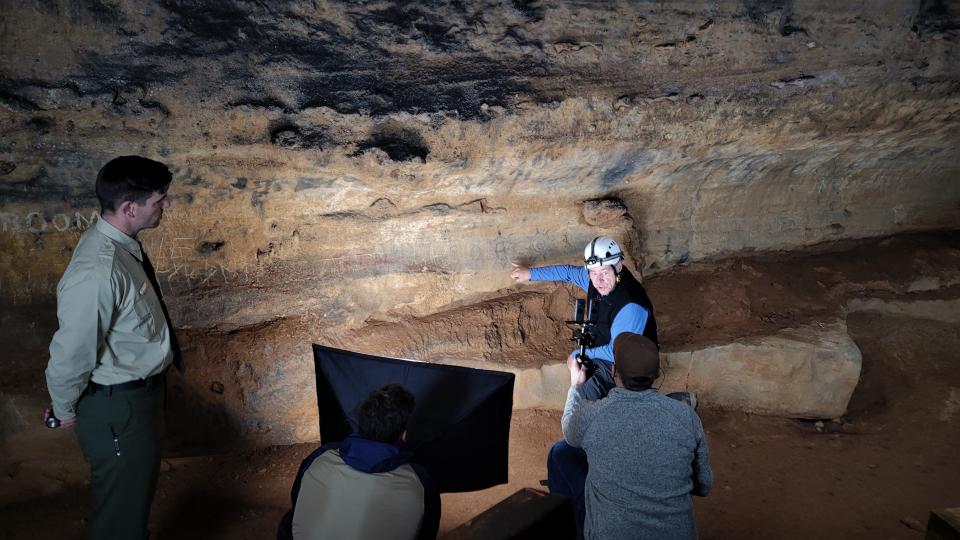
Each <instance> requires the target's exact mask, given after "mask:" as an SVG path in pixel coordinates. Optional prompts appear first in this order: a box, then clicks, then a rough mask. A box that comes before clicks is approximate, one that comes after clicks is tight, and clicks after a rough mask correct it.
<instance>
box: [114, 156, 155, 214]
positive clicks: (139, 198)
mask: <svg viewBox="0 0 960 540" xmlns="http://www.w3.org/2000/svg"><path fill="white" fill-rule="evenodd" d="M172 179H173V175H172V174H171V173H170V169H168V168H167V166H166V165H164V164H163V163H160V162H159V161H154V160H152V159H147V158H145V157H141V156H120V157H118V158H114V159H111V160H110V161H108V162H107V164H106V165H104V166H103V167H102V168H101V169H100V172H99V173H98V174H97V199H99V201H100V210H101V211H103V212H110V213H113V212H116V211H117V208H118V207H119V206H120V205H121V204H123V202H124V201H132V202H135V203H137V204H143V203H144V202H146V200H147V199H149V198H150V196H151V195H153V194H154V192H159V193H166V192H167V188H168V187H170V181H171V180H172Z"/></svg>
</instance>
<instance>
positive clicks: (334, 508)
mask: <svg viewBox="0 0 960 540" xmlns="http://www.w3.org/2000/svg"><path fill="white" fill-rule="evenodd" d="M423 512H424V501H423V485H422V484H421V483H420V479H419V478H418V477H417V473H416V472H414V470H413V467H411V466H410V465H401V466H400V467H397V468H396V469H394V470H392V471H390V472H384V473H365V472H361V471H358V470H356V469H354V468H353V467H351V466H350V465H347V464H346V463H344V461H343V458H342V457H340V450H328V451H326V452H324V453H323V454H321V455H320V456H319V457H318V458H317V459H316V460H315V461H314V462H313V463H312V464H311V465H310V467H309V468H308V469H307V471H306V472H305V473H304V475H303V480H302V481H301V484H300V493H299V495H298V496H297V506H296V509H295V510H294V512H293V538H294V540H322V539H324V538H351V539H354V540H413V539H415V538H416V537H417V535H418V534H419V531H420V526H421V522H422V521H423Z"/></svg>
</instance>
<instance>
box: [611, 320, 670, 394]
mask: <svg viewBox="0 0 960 540" xmlns="http://www.w3.org/2000/svg"><path fill="white" fill-rule="evenodd" d="M613 360H614V363H615V366H616V370H617V374H619V375H620V380H621V381H622V382H623V386H624V387H626V388H629V389H631V390H644V389H646V388H649V387H650V385H652V384H653V381H655V380H656V378H657V377H658V376H659V375H660V351H659V350H657V344H656V343H654V342H653V341H650V339H648V338H645V337H643V336H641V335H640V334H632V333H630V332H623V333H621V334H620V335H618V336H617V339H616V340H615V341H614V342H613Z"/></svg>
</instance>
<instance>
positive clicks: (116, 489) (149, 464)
mask: <svg viewBox="0 0 960 540" xmlns="http://www.w3.org/2000/svg"><path fill="white" fill-rule="evenodd" d="M162 414H163V384H162V383H161V384H155V385H153V386H152V387H144V388H136V389H131V390H126V391H115V392H110V390H109V389H107V390H99V391H97V392H96V393H93V394H89V393H88V394H84V395H83V396H82V397H81V398H80V401H79V403H78V404H77V424H76V427H75V429H76V432H77V440H78V441H79V442H80V448H81V449H82V450H83V457H84V459H85V460H86V461H87V463H88V464H89V465H90V487H91V489H92V491H93V509H92V511H91V513H90V536H91V538H93V539H94V540H101V539H113V538H116V539H124V540H126V539H134V538H147V536H148V532H147V521H148V519H149V517H150V505H151V503H152V502H153V494H154V491H155V490H156V487H157V474H158V472H159V470H160V432H161V429H162Z"/></svg>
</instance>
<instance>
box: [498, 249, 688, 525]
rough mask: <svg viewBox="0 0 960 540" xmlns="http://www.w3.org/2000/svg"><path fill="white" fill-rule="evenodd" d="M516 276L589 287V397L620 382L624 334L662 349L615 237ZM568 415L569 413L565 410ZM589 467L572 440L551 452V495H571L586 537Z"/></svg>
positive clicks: (682, 396)
mask: <svg viewBox="0 0 960 540" xmlns="http://www.w3.org/2000/svg"><path fill="white" fill-rule="evenodd" d="M510 276H511V277H512V278H513V279H514V280H516V281H517V282H519V283H525V282H527V281H565V282H567V283H573V284H575V285H577V286H579V287H580V288H581V289H583V290H585V291H587V298H588V300H589V301H591V302H592V303H593V317H591V318H592V319H594V320H596V323H595V324H594V325H593V326H592V328H591V334H592V335H593V338H594V340H595V346H594V347H593V348H589V349H587V351H586V354H587V356H588V357H589V358H590V359H591V360H593V361H594V365H595V366H596V371H595V372H594V374H593V376H592V377H590V378H589V379H587V380H585V381H583V382H582V384H580V383H578V387H579V388H578V393H579V395H580V396H581V398H582V399H583V400H585V401H595V400H598V399H601V398H604V397H606V396H607V393H608V392H610V390H611V389H613V388H614V387H615V386H616V383H615V382H614V377H613V360H614V354H613V343H614V342H615V341H616V339H617V336H619V335H621V334H640V335H642V336H644V337H646V338H647V339H649V340H650V341H652V342H653V343H654V344H656V347H657V349H659V348H660V341H659V339H658V336H657V321H656V319H655V318H654V316H653V303H651V302H650V297H649V296H647V291H646V290H644V288H643V285H641V284H640V282H638V281H637V280H636V278H634V277H633V274H631V273H630V271H629V270H627V269H626V268H624V266H623V251H622V250H621V249H620V246H618V245H617V243H616V242H614V241H613V240H612V239H611V238H609V237H607V236H598V237H596V238H594V239H593V240H591V241H590V243H589V244H587V246H586V248H584V250H583V266H569V265H561V266H543V267H539V268H528V267H525V266H519V265H514V269H513V271H512V272H511V273H510ZM579 352H580V351H579V350H577V351H574V352H573V353H571V354H570V357H569V358H568V359H567V366H568V367H571V366H575V365H576V364H577V362H576V360H577V359H576V355H578V354H579ZM572 369H573V368H572V367H571V370H572ZM668 397H671V398H673V399H676V400H678V401H683V402H685V403H687V404H689V405H690V406H691V407H694V408H696V397H695V396H694V395H693V394H688V393H686V392H675V393H673V394H668ZM564 417H566V412H565V413H564ZM588 470H589V465H588V459H587V454H586V452H585V451H584V450H583V449H582V448H579V447H576V446H572V445H571V444H569V443H567V441H566V440H561V441H558V442H557V443H556V444H554V445H553V447H551V448H550V452H549V454H548V456H547V482H548V484H549V486H550V492H551V493H558V494H560V495H565V496H567V497H570V499H571V501H572V503H573V508H574V516H575V518H576V526H577V537H578V538H581V539H582V538H583V532H584V519H585V496H584V485H585V481H586V477H587V473H588Z"/></svg>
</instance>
